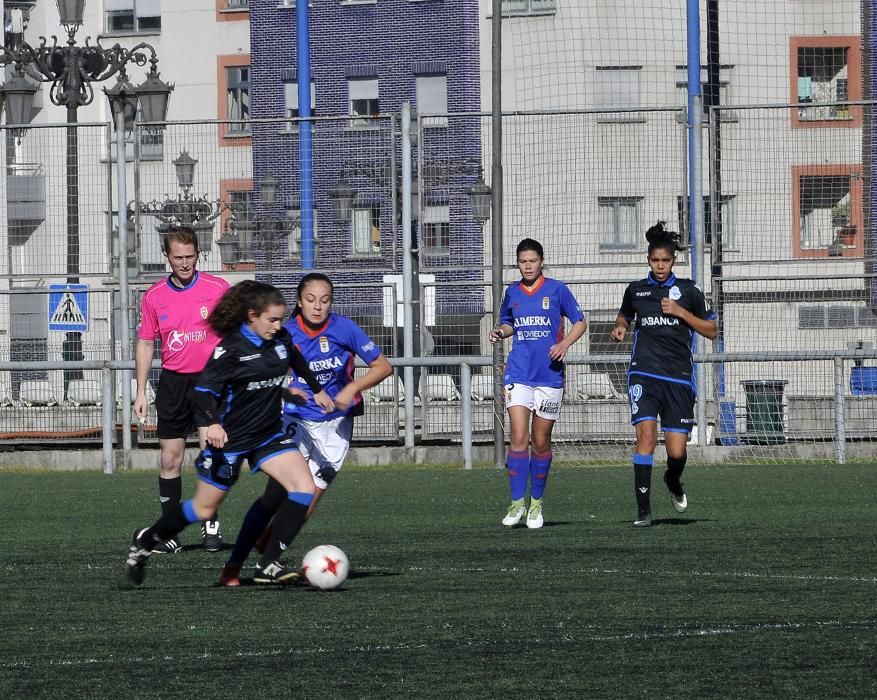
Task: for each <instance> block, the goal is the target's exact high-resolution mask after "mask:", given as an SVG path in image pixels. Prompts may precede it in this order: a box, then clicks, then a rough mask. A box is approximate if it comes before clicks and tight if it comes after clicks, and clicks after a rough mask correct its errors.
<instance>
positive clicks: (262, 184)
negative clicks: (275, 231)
mask: <svg viewBox="0 0 877 700" xmlns="http://www.w3.org/2000/svg"><path fill="white" fill-rule="evenodd" d="M279 186H280V183H279V182H277V178H276V177H274V176H273V175H266V176H265V177H263V178H262V179H261V180H260V181H259V192H260V193H261V195H262V204H264V205H265V206H266V207H273V206H274V203H275V202H276V201H277V189H278V187H279Z"/></svg>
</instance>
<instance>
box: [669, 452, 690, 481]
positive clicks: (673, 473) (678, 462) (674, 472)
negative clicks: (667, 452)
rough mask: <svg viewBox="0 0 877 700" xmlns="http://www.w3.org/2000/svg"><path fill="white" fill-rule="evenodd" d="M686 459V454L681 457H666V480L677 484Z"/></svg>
mask: <svg viewBox="0 0 877 700" xmlns="http://www.w3.org/2000/svg"><path fill="white" fill-rule="evenodd" d="M687 461H688V454H687V453H686V454H684V455H682V456H681V457H670V456H668V457H667V481H669V482H670V483H673V484H678V483H679V479H681V478H682V470H683V469H685V463H686V462H687Z"/></svg>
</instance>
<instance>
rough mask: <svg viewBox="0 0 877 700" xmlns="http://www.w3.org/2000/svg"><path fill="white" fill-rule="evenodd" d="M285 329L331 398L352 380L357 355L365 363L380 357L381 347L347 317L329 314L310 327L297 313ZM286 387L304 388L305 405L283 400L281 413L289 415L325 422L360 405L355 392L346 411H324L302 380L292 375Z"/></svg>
mask: <svg viewBox="0 0 877 700" xmlns="http://www.w3.org/2000/svg"><path fill="white" fill-rule="evenodd" d="M284 328H286V330H288V331H289V334H290V335H291V336H292V341H293V343H295V346H296V347H297V348H298V350H299V352H301V354H302V355H304V358H305V360H306V361H307V363H308V366H309V367H310V369H311V372H313V374H314V376H315V377H316V379H317V381H318V382H319V383H320V385H321V386H322V387H323V390H324V391H325V392H326V393H327V394H328V395H329V396H330V397H331V398H332V399H334V398H335V397H336V396H337V395H338V393H339V392H340V391H341V390H342V389H343V388H344V387H345V386H347V385H348V384H350V382H351V381H353V368H354V362H355V360H356V357H357V356H358V357H359V358H360V359H361V360H362V361H363V362H365V363H366V364H371V363H372V362H374V361H375V360H376V359H377V358H378V357H380V356H381V349H380V348H379V347H378V346H377V345H375V343H374V341H373V340H372V339H371V338H369V337H368V335H367V334H366V332H365V331H364V330H362V328H360V327H359V326H358V325H357V324H356V323H355V322H354V321H352V320H350V319H349V318H347V317H346V316H338V315H336V314H329V318H328V319H326V322H325V323H324V324H323V325H322V326H320V328H317V329H311V328H309V327H308V326H307V325H306V324H305V323H304V321H303V320H302V318H301V316H299V315H296V316H293V317H292V318H291V319H289V320H288V321H287V322H286V323H285V324H284ZM289 386H290V387H295V388H297V389H302V390H303V391H305V392H306V393H307V394H308V402H307V404H305V405H304V406H296V405H295V404H291V403H284V405H283V412H284V414H286V415H288V416H296V417H298V418H301V419H303V420H309V421H328V420H332V419H334V418H338V417H340V416H346V415H351V414H355V413H359V412H360V411H361V408H362V396H361V395H360V394H357V396H356V398H355V399H354V401H353V402H352V403H351V405H350V406H349V407H348V409H347V410H346V411H341V410H338V409H335V410H334V411H332V412H330V413H323V409H321V408H320V407H319V406H318V405H317V403H316V402H315V401H314V395H313V392H312V391H311V390H310V389H309V388H308V385H307V383H306V382H305V381H304V380H302V379H301V378H300V377H292V378H291V380H290V382H289Z"/></svg>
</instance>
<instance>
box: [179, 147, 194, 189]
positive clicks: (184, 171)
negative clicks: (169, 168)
mask: <svg viewBox="0 0 877 700" xmlns="http://www.w3.org/2000/svg"><path fill="white" fill-rule="evenodd" d="M197 162H198V161H197V160H196V159H195V158H192V156H190V155H189V154H188V153H186V151H183V152H182V153H180V155H179V156H178V157H177V158H176V160H174V161H173V163H174V170H175V171H176V173H177V183H178V184H179V186H180V187H182V188H183V189H185V190H188V189H189V188H190V187H191V186H192V183H193V181H194V180H195V164H196V163H197Z"/></svg>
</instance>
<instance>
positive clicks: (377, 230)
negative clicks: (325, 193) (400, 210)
mask: <svg viewBox="0 0 877 700" xmlns="http://www.w3.org/2000/svg"><path fill="white" fill-rule="evenodd" d="M351 229H352V231H353V253H354V254H355V255H373V254H374V253H380V252H381V210H380V208H379V207H376V206H369V207H357V208H354V210H353V215H352V217H351Z"/></svg>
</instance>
